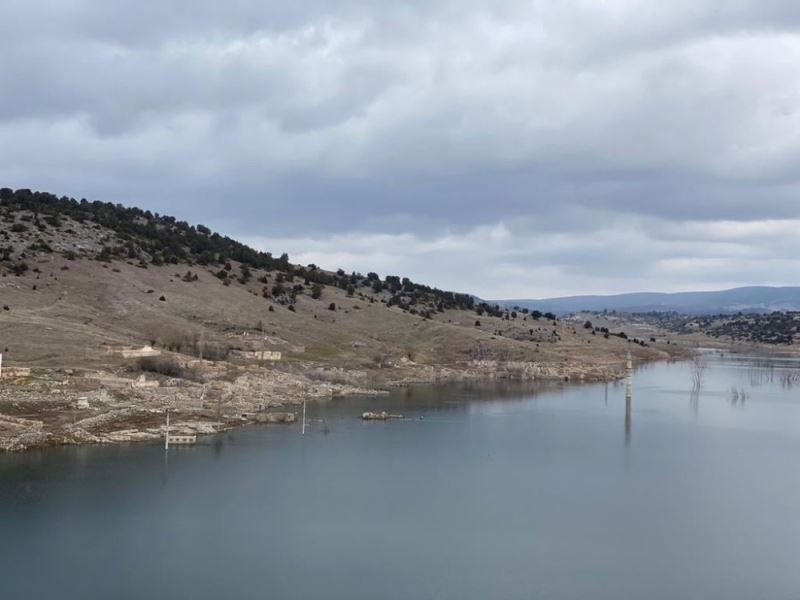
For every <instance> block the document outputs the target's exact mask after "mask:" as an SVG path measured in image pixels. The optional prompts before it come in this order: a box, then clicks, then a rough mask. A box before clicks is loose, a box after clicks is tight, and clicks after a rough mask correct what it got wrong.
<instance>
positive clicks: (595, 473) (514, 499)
mask: <svg viewBox="0 0 800 600" xmlns="http://www.w3.org/2000/svg"><path fill="white" fill-rule="evenodd" d="M798 367H800V363H798V362H796V360H794V359H792V358H771V359H768V358H764V357H758V356H744V355H738V356H736V355H727V356H725V357H722V356H720V355H716V354H709V359H708V369H707V371H706V372H705V375H704V380H703V388H702V390H701V392H700V393H699V394H692V393H691V386H692V383H691V376H690V367H689V365H688V364H686V363H658V364H651V365H647V366H644V367H642V368H640V369H638V370H637V371H636V375H635V377H634V382H633V400H632V410H631V415H630V419H629V420H626V418H625V387H624V385H620V384H608V385H605V384H599V385H596V384H592V385H589V384H586V385H555V386H532V385H511V384H506V385H448V386H432V387H413V388H408V389H403V390H398V391H396V392H394V393H393V394H392V395H391V396H390V397H388V398H369V399H366V398H356V399H336V400H332V401H329V402H327V403H324V404H319V405H311V404H310V405H309V413H308V414H309V417H310V418H311V425H310V427H309V430H308V431H307V433H306V435H305V436H301V435H300V427H299V425H298V426H262V427H251V428H245V429H239V430H235V431H231V432H228V433H225V434H221V435H219V436H215V437H207V438H203V439H202V440H201V442H200V443H199V444H198V445H197V446H195V447H187V448H173V449H171V450H170V452H169V453H168V454H167V453H165V452H164V450H163V447H161V446H157V445H149V446H137V445H131V446H121V447H71V448H57V449H50V450H45V451H37V452H30V453H27V454H19V455H12V454H4V455H0V598H4V599H5V598H8V599H23V600H29V599H38V598H50V597H53V598H60V599H73V598H76V599H77V598H81V599H95V598H97V599H116V600H121V599H137V600H140V599H161V598H179V599H188V598H192V599H196V600H205V599H214V600H225V599H240V598H241V599H250V598H253V599H255V598H258V599H267V598H269V599H283V598H302V599H306V598H309V599H316V598H326V599H347V600H356V599H374V598H389V599H395V598H397V599H400V598H402V599H414V600H419V599H428V598H431V599H433V598H437V599H459V600H463V599H472V598H474V599H488V598H502V599H517V598H520V599H522V598H525V599H531V598H536V599H540V598H541V599H550V598H552V599H588V598H591V599H615V600H619V599H621V598H635V599H640V598H648V599H653V598H656V599H662V598H663V599H670V600H673V599H676V598H703V599H717V598H718V599H720V600H722V599H725V600H731V599H739V598H741V599H743V600H745V599H746V600H752V599H753V598H770V599H772V600H775V599H782V598H786V599H790V598H791V599H792V600H796V599H797V598H799V597H800V568H798V564H800V556H799V554H800V381H794V374H795V372H796V369H797V368H798ZM793 384H795V385H797V387H793ZM734 388H735V391H734ZM384 409H385V410H388V411H390V412H400V413H403V414H404V415H405V416H406V417H408V418H407V419H406V420H403V421H390V422H362V421H361V420H360V419H359V415H360V414H361V412H362V411H363V410H384Z"/></svg>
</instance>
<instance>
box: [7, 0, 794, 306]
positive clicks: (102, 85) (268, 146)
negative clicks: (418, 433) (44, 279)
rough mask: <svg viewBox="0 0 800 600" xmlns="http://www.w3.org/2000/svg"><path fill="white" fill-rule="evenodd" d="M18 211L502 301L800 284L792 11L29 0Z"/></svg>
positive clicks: (347, 1)
mask: <svg viewBox="0 0 800 600" xmlns="http://www.w3.org/2000/svg"><path fill="white" fill-rule="evenodd" d="M0 23H2V24H3V25H2V30H3V34H2V36H0V57H2V58H0V186H6V187H13V188H19V187H27V188H31V189H38V190H42V191H49V192H52V193H55V194H58V195H69V196H73V197H76V198H83V197H85V198H88V199H90V200H104V201H112V202H119V203H122V204H126V205H135V206H140V207H143V208H148V209H151V210H154V211H158V212H160V213H162V214H171V215H174V216H177V217H178V218H180V219H184V220H188V221H190V222H193V223H203V224H206V225H208V226H210V227H212V228H214V229H216V230H219V231H221V232H222V233H224V234H226V235H229V236H231V237H233V238H236V239H239V240H242V241H244V242H247V243H249V244H251V245H253V246H254V247H258V248H260V249H263V250H267V251H271V252H273V253H275V254H280V253H282V252H288V253H289V255H290V257H291V259H292V261H293V262H299V263H303V264H307V263H315V264H318V265H321V266H323V267H327V268H338V267H341V268H344V269H346V270H347V271H352V270H355V271H360V272H363V273H366V272H368V271H376V272H378V273H379V274H381V275H382V276H383V275H387V274H390V275H400V276H408V277H411V278H412V279H414V280H415V281H420V282H424V283H428V284H430V285H435V286H438V287H441V288H445V289H452V290H458V291H465V292H471V293H475V294H477V295H479V296H481V297H483V298H489V299H499V298H542V297H549V296H558V295H572V294H583V293H618V292H631V291H645V290H646V291H679V290H705V289H722V288H727V287H734V286H738V285H752V284H764V285H794V284H798V283H800V235H798V231H800V196H799V195H798V192H800V185H799V184H800V35H798V33H800V3H798V2H796V1H792V0H753V1H747V0H730V1H726V2H719V1H718V0H671V1H670V2H663V1H648V0H640V1H636V2H634V1H632V0H574V1H571V2H569V1H555V0H541V1H540V0H528V1H522V0H495V1H494V2H485V1H483V0H481V1H478V0H458V1H456V0H426V1H421V0H410V1H407V2H378V1H366V0H339V1H337V2H332V1H330V0H327V1H322V0H307V1H303V0H296V1H294V2H285V1H283V2H274V1H272V0H227V1H226V2H218V1H215V0H172V1H166V0H165V1H158V2H156V1H147V0H145V1H142V2H129V1H123V0H48V2H31V1H30V0H3V2H2V3H0Z"/></svg>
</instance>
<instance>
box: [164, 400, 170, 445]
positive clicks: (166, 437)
mask: <svg viewBox="0 0 800 600" xmlns="http://www.w3.org/2000/svg"><path fill="white" fill-rule="evenodd" d="M164 450H169V409H167V435H166V436H165V437H164Z"/></svg>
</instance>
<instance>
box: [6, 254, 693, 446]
mask: <svg viewBox="0 0 800 600" xmlns="http://www.w3.org/2000/svg"><path fill="white" fill-rule="evenodd" d="M27 262H28V264H29V266H30V270H29V271H28V272H27V273H25V274H23V275H21V276H15V275H13V274H11V273H6V274H4V275H3V276H2V277H0V306H2V307H7V308H6V309H2V308H0V351H2V352H3V353H4V361H3V366H4V368H5V367H11V368H14V367H21V368H30V369H31V373H30V376H27V377H26V376H23V377H20V378H17V379H16V380H11V379H4V381H3V382H2V384H0V448H4V449H8V450H19V449H24V448H29V447H33V446H41V445H50V444H63V443H84V442H121V441H137V440H154V439H158V438H159V437H162V436H163V423H164V417H165V414H164V413H165V410H166V409H167V408H170V409H171V411H172V414H173V420H172V422H173V424H174V426H175V431H176V432H180V431H185V432H187V433H189V432H196V433H210V432H213V431H219V430H221V429H225V428H228V427H232V426H234V425H237V424H241V423H250V422H256V421H258V420H259V419H258V415H261V414H264V413H268V412H270V411H274V410H277V409H280V410H283V411H285V410H286V408H285V407H287V406H291V405H296V404H298V403H300V402H302V401H303V400H304V399H314V398H324V397H330V396H332V395H345V394H376V395H377V394H380V393H385V390H386V389H388V388H389V387H391V386H393V385H403V384H408V383H412V382H435V381H447V380H458V379H490V378H494V379H497V378H516V379H570V380H585V381H599V380H608V379H613V378H616V377H619V376H620V375H621V373H622V369H623V366H624V360H625V356H626V354H627V352H628V351H631V352H632V354H633V356H634V360H636V361H652V360H660V359H666V358H669V357H670V356H675V355H680V354H682V353H683V352H685V349H684V348H682V347H681V346H680V345H679V344H666V343H665V342H663V341H657V342H656V343H653V344H649V346H648V347H641V346H639V345H635V344H633V343H630V342H628V341H626V340H623V339H620V338H617V337H610V338H608V339H605V338H604V337H603V336H602V335H600V334H596V333H595V334H593V333H592V331H591V330H588V329H584V328H583V326H582V323H580V322H570V321H558V322H557V323H554V322H553V321H545V320H544V319H540V320H533V319H532V317H530V316H529V315H524V314H521V313H520V314H518V315H517V316H516V318H509V319H508V320H506V319H502V318H498V317H488V316H486V315H482V316H477V315H476V313H475V312H474V311H464V310H449V311H446V312H444V313H436V314H435V316H434V317H433V318H432V319H424V318H422V317H420V316H417V315H413V314H411V313H410V312H406V311H403V310H401V309H400V308H398V307H391V308H390V307H387V305H386V303H385V301H386V296H385V295H382V294H374V293H372V292H371V291H370V290H369V289H368V288H365V289H362V290H360V291H359V292H358V293H356V294H355V295H354V296H353V297H348V296H347V294H346V292H345V291H344V290H341V289H339V288H335V287H330V286H327V287H325V288H324V289H323V292H322V296H321V298H319V299H316V300H314V299H312V298H311V297H310V296H309V295H307V294H300V295H298V297H297V302H296V304H295V305H294V312H293V311H291V310H289V309H288V307H287V306H283V305H281V304H278V303H276V302H275V301H274V300H272V299H267V298H264V297H262V293H261V292H262V289H263V287H264V284H263V282H259V281H258V279H259V278H263V277H264V276H266V277H267V279H268V280H269V282H270V283H272V282H274V281H275V279H276V276H277V274H276V273H265V272H263V271H261V272H259V271H253V276H252V279H250V281H248V282H247V283H245V284H242V283H239V282H238V281H234V282H233V283H231V284H230V285H228V286H226V285H223V283H222V282H221V281H220V280H219V279H218V278H217V277H215V276H214V274H213V273H214V270H213V269H212V268H211V267H201V266H198V265H194V266H191V267H187V265H168V266H161V267H155V266H150V267H149V268H146V269H144V268H141V267H139V266H136V265H134V264H133V263H132V262H125V261H114V262H109V263H106V262H99V261H97V260H91V259H78V260H67V259H66V258H64V257H63V256H62V255H60V254H56V253H42V254H38V255H34V256H31V255H30V254H29V255H28V256H27ZM187 269H188V270H190V271H191V273H192V274H193V275H196V276H197V279H196V280H193V281H185V280H184V279H185V277H184V276H185V274H186V271H187ZM233 272H238V265H236V264H235V263H234V265H233ZM192 279H194V278H192ZM161 298H163V300H162V299H161ZM331 302H333V303H335V305H336V310H329V305H330V303H331ZM270 307H271V308H272V311H270ZM477 321H479V324H476V322H477ZM660 338H661V336H659V339H660ZM145 345H152V346H154V347H155V348H156V349H157V350H158V351H159V352H160V353H161V356H160V357H158V359H159V360H160V359H163V358H165V357H168V358H171V359H173V360H174V361H175V362H176V363H178V364H179V365H181V366H182V367H183V371H184V372H183V373H182V374H181V375H182V376H180V377H168V376H164V375H158V374H154V373H147V374H146V377H147V378H148V380H150V382H152V381H157V382H158V384H157V385H158V387H151V386H155V385H156V384H155V383H148V382H144V383H142V382H136V381H135V380H136V378H138V377H139V376H141V374H142V371H141V369H140V366H139V362H138V359H136V358H127V359H126V358H124V357H123V356H122V355H121V354H120V352H119V350H120V349H122V348H130V349H135V348H140V347H142V346H145ZM208 347H213V348H223V349H225V351H226V352H227V351H229V350H233V352H232V353H230V354H229V355H228V356H227V358H226V359H225V360H218V361H216V362H211V361H208V360H201V359H200V358H199V357H198V356H197V355H198V354H199V352H198V349H202V348H208ZM170 349H171V350H170ZM255 351H272V352H280V353H281V359H280V360H276V361H259V360H256V359H254V358H251V356H252V355H248V354H247V353H248V352H255ZM6 372H7V373H10V371H8V370H7V369H6ZM379 408H380V402H379V401H377V400H376V409H379ZM261 420H262V421H264V420H265V419H264V418H263V417H262V418H261ZM267 420H269V419H267Z"/></svg>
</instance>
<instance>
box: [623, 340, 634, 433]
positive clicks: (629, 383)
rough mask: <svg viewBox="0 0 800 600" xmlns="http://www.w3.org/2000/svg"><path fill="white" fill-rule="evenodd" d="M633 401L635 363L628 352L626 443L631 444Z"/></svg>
mask: <svg viewBox="0 0 800 600" xmlns="http://www.w3.org/2000/svg"><path fill="white" fill-rule="evenodd" d="M632 399H633V362H632V361H631V353H630V350H629V351H628V363H627V365H626V374H625V442H626V444H627V443H630V435H631V400H632Z"/></svg>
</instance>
